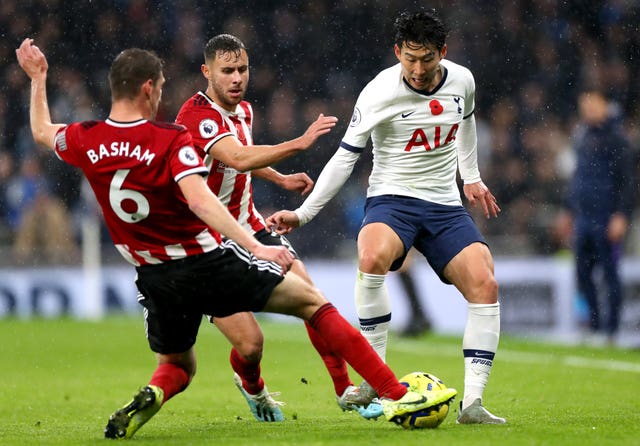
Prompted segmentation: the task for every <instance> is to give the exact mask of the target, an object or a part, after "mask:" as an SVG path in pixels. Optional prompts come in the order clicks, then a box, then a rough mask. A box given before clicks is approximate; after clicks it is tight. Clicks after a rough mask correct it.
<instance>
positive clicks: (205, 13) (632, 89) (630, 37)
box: [0, 0, 640, 265]
mask: <svg viewBox="0 0 640 446" xmlns="http://www.w3.org/2000/svg"><path fill="white" fill-rule="evenodd" d="M418 4H419V5H421V6H429V7H434V8H436V9H437V10H438V11H439V13H440V15H441V16H442V17H443V18H444V19H445V20H446V22H447V23H448V24H449V25H450V27H451V34H450V37H449V39H448V48H449V52H448V55H447V58H448V59H450V60H452V61H454V62H458V63H461V64H463V65H466V66H467V67H468V68H470V69H471V70H472V72H473V73H474V75H475V80H476V86H477V96H476V119H477V124H478V137H479V149H478V152H479V159H480V168H481V173H482V177H483V180H484V182H485V183H486V184H487V185H488V186H489V187H490V188H491V189H492V191H493V193H494V194H495V195H496V196H497V198H498V201H499V204H500V205H501V207H502V213H501V215H500V216H499V218H498V219H492V220H488V221H487V220H485V219H484V218H483V217H482V216H481V215H480V214H479V213H478V212H476V211H475V210H472V212H473V214H474V217H475V218H476V221H477V222H478V223H479V224H480V227H481V230H482V231H483V233H484V234H485V235H486V236H487V239H488V240H489V242H490V244H491V247H492V249H493V251H494V254H495V255H496V256H536V255H554V254H556V253H559V252H562V250H564V249H566V248H567V247H568V242H569V241H568V240H567V239H566V237H565V236H564V235H563V234H561V233H558V231H556V230H555V227H556V226H555V224H554V223H555V220H556V217H557V215H558V213H559V211H560V210H561V208H562V205H563V200H564V198H565V187H566V184H567V181H568V179H569V177H570V175H571V173H572V170H573V166H574V159H575V158H574V155H573V153H572V150H571V137H572V132H573V130H574V128H575V124H576V97H577V92H578V89H579V88H580V86H581V85H582V84H584V83H593V82H596V83H599V84H600V85H602V86H604V87H605V88H606V89H607V90H609V91H610V92H611V93H612V94H613V99H614V106H615V107H616V108H617V112H619V113H620V116H621V118H622V119H623V120H624V128H625V130H626V132H627V134H628V137H629V139H630V141H631V144H632V147H633V150H634V163H635V166H636V173H639V174H640V168H639V166H640V163H639V159H640V156H639V154H640V125H639V123H640V30H639V29H638V23H639V22H640V2H638V1H636V0H627V1H625V0H609V1H602V0H593V1H589V0H583V1H578V0H565V1H561V0H508V1H494V0H468V1H455V0H454V1H451V0H450V1H432V2H419V3H416V4H413V3H412V2H407V1H397V0H384V1H355V0H342V1H339V2H337V1H328V0H314V1H312V2H298V1H294V0H290V1H275V0H261V1H258V0H256V1H253V2H237V1H233V2H232V1H205V0H184V1H179V2H176V1H173V0H159V1H151V0H114V1H106V0H99V1H95V0H93V1H89V0H83V1H74V2H68V1H63V0H2V2H0V34H1V37H2V38H1V39H0V249H1V251H0V258H1V259H2V261H1V262H4V263H6V264H12V265H33V264H47V263H65V264H69V263H71V264H72V263H75V262H78V261H79V258H80V254H79V252H80V249H79V246H80V241H81V231H80V228H81V222H82V221H83V218H84V217H86V216H91V215H93V216H95V215H96V214H97V212H98V211H97V210H96V209H95V205H94V203H93V198H92V197H91V195H90V194H89V193H88V191H87V190H86V185H85V184H84V183H83V181H82V180H81V177H80V175H79V173H78V172H77V171H75V170H74V169H73V168H70V167H67V166H66V165H64V164H63V163H62V162H60V161H58V160H57V158H55V156H54V155H52V154H50V153H47V152H45V151H43V150H42V149H41V148H38V147H36V146H35V144H34V142H33V138H32V137H31V133H30V130H29V114H28V105H29V82H28V79H27V77H26V76H25V75H24V73H23V72H22V71H21V70H20V68H19V66H18V65H17V63H16V61H15V53H14V50H15V48H17V47H18V45H19V44H20V42H21V41H22V39H23V38H25V37H32V38H34V39H35V42H36V44H37V45H38V46H39V47H40V48H41V49H42V50H43V51H44V52H45V54H46V55H47V57H48V60H49V63H50V65H51V70H50V75H49V79H48V91H49V103H50V107H51V112H52V116H53V119H54V122H71V121H78V120H87V119H104V118H105V117H106V116H107V113H108V110H109V104H110V97H109V88H108V83H107V72H108V68H109V65H110V63H111V61H112V60H113V58H114V57H115V55H116V54H117V53H118V52H119V51H120V50H122V49H124V48H127V47H131V46H136V47H142V48H146V49H152V50H155V51H156V52H157V53H158V54H159V55H160V56H161V57H162V58H163V59H164V60H165V63H166V66H165V76H166V78H167V83H166V85H165V88H164V92H163V103H162V106H161V110H160V113H159V116H158V118H159V119H162V120H169V121H173V120H174V118H175V115H176V113H177V111H178V109H179V107H180V105H181V104H182V103H183V102H184V101H185V100H186V99H187V98H188V97H190V96H191V95H192V94H194V93H195V92H196V91H197V90H204V89H205V88H206V80H205V79H204V78H203V77H202V75H201V74H200V64H201V63H202V58H203V56H202V49H203V46H204V44H205V43H206V41H207V40H208V39H209V38H210V37H212V36H214V35H216V34H219V33H223V32H227V33H231V34H234V35H236V36H238V37H240V38H241V39H242V40H243V41H244V43H245V45H246V46H247V48H248V49H249V56H250V68H251V78H250V86H249V91H248V94H247V99H248V100H249V101H251V102H252V104H253V107H254V111H255V126H254V141H255V142H256V143H259V144H275V143H278V142H281V141H284V140H287V139H290V138H293V137H296V136H298V135H300V134H301V133H302V132H304V130H305V129H306V127H307V125H308V124H309V123H311V122H312V121H313V120H314V119H315V117H316V116H317V115H318V113H321V112H322V113H324V114H328V115H335V116H337V117H338V118H339V119H340V122H339V125H338V127H337V128H336V129H334V131H333V132H332V133H331V134H330V135H328V136H325V137H322V138H321V139H320V140H319V142H318V143H317V144H316V146H315V147H314V148H312V149H310V150H309V151H307V152H305V153H304V154H301V155H298V156H296V157H294V158H291V159H289V160H287V161H285V162H282V163H280V164H278V165H277V166H275V167H276V168H277V169H278V170H279V171H281V172H283V173H292V172H301V171H304V172H307V173H308V174H309V175H310V176H311V177H312V178H313V179H316V178H317V176H318V174H319V172H320V170H321V169H322V167H323V166H324V164H325V163H326V161H327V160H328V159H329V158H330V157H331V156H332V155H333V153H334V151H335V150H336V148H337V147H338V144H339V142H340V139H341V137H342V135H343V133H344V130H345V128H346V125H347V124H348V122H349V119H350V117H351V113H352V110H353V106H354V103H355V100H356V97H357V95H358V93H359V92H360V90H361V89H362V87H363V86H364V85H365V84H366V83H367V82H369V81H370V80H371V79H372V78H373V77H374V76H375V75H376V74H377V73H378V72H379V71H380V70H382V69H383V68H386V67H388V66H390V65H392V64H394V63H396V60H395V57H394V55H393V37H392V28H391V25H392V21H393V18H394V17H395V16H396V15H397V13H398V12H399V11H401V10H402V9H405V8H408V9H413V8H414V7H415V6H416V5H418ZM369 164H370V152H369V153H365V155H363V157H362V159H361V160H360V161H359V163H358V164H357V166H356V170H355V171H354V173H353V175H352V177H351V179H350V180H349V182H348V183H347V185H346V186H345V188H344V189H343V190H342V191H341V193H340V194H339V195H338V196H337V197H336V198H335V199H334V200H333V201H332V202H331V203H330V205H328V206H327V207H326V208H325V209H324V210H323V211H322V212H321V213H320V214H319V215H318V217H317V218H316V219H315V220H314V221H312V222H311V223H309V224H308V225H307V226H306V227H304V228H302V229H300V230H298V231H297V232H294V233H293V234H292V235H291V237H290V239H291V240H292V242H293V243H294V246H295V247H296V249H297V250H298V252H299V253H300V255H301V256H302V257H303V258H350V257H355V255H356V252H355V240H354V237H355V234H356V232H357V229H358V227H359V224H360V217H361V215H362V205H363V203H364V194H365V189H366V180H367V175H368V172H369ZM254 181H255V185H254V187H255V199H256V203H257V206H258V208H259V209H260V210H261V211H262V213H263V214H264V215H265V216H267V215H269V214H270V213H271V211H273V210H276V209H280V208H288V209H295V208H296V207H297V206H298V205H299V204H300V203H301V202H302V200H303V198H302V197H300V196H297V195H295V194H292V193H289V192H286V191H283V190H280V189H278V187H276V186H274V185H272V184H267V183H263V182H261V180H259V179H255V180H254ZM639 205H640V194H638V197H637V198H636V208H637V207H638V206H639ZM639 217H640V212H636V213H635V224H633V225H632V229H631V232H630V235H629V237H628V240H627V244H626V252H627V253H628V254H630V255H640V225H639V224H638V218H639ZM102 237H103V238H104V241H105V243H104V245H105V254H104V256H105V259H106V261H108V260H109V259H114V261H119V260H115V259H119V257H118V256H117V254H116V252H115V250H114V249H113V248H112V247H111V244H110V243H107V240H108V235H107V234H106V232H105V231H104V229H103V230H102Z"/></svg>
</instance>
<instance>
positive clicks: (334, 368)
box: [304, 321, 353, 396]
mask: <svg viewBox="0 0 640 446" xmlns="http://www.w3.org/2000/svg"><path fill="white" fill-rule="evenodd" d="M304 326H305V327H306V328H307V333H308V334H309V339H310V340H311V343H312V344H313V346H314V347H315V348H316V350H317V351H318V353H319V354H320V357H321V358H322V361H324V365H325V366H326V367H327V371H328V372H329V375H331V379H332V381H333V387H334V388H335V391H336V395H338V396H340V395H342V393H343V392H344V391H345V389H346V388H347V387H349V386H350V385H352V384H353V383H352V382H351V379H349V371H348V370H347V363H346V361H345V360H344V359H342V358H341V357H340V356H338V355H336V354H335V353H333V352H332V351H331V350H329V347H328V346H327V343H326V342H325V341H324V339H322V336H320V334H319V333H318V332H317V331H315V330H314V329H313V328H312V327H311V325H309V323H308V322H307V321H305V322H304Z"/></svg>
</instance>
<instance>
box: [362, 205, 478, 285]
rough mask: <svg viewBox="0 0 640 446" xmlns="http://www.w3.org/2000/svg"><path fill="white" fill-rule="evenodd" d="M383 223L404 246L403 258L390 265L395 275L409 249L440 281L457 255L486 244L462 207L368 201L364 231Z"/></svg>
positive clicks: (446, 281) (363, 223) (444, 280)
mask: <svg viewBox="0 0 640 446" xmlns="http://www.w3.org/2000/svg"><path fill="white" fill-rule="evenodd" d="M369 223H384V224H386V225H387V226H389V227H391V229H393V230H394V232H395V233H396V234H398V236H399V237H400V239H401V240H402V243H403V244H404V255H403V256H402V257H399V258H397V259H396V260H395V261H394V262H393V264H392V265H391V271H395V270H397V269H398V268H400V266H402V263H403V262H404V259H405V257H406V256H407V253H408V252H409V249H411V247H412V246H414V247H415V248H416V249H417V250H418V251H420V252H421V253H422V254H423V255H424V256H425V258H426V259H427V261H428V262H429V265H431V267H432V268H433V270H434V271H435V272H436V274H437V275H438V277H440V280H442V281H443V282H444V283H450V282H449V281H448V280H446V279H445V277H444V275H443V273H444V268H445V267H446V266H447V265H448V264H449V262H450V261H451V259H453V258H454V257H455V256H456V254H458V253H459V252H460V251H462V250H463V249H464V248H466V247H467V246H469V245H470V244H472V243H474V242H481V243H484V244H486V241H485V239H484V237H482V234H480V231H479V230H478V228H477V226H476V224H475V223H474V221H473V219H472V218H471V216H470V215H469V213H468V212H467V210H466V209H465V208H464V207H463V206H445V205H442V204H436V203H431V202H429V201H425V200H420V199H418V198H412V197H405V196H401V195H380V196H375V197H369V198H367V202H366V204H365V208H364V220H363V221H362V227H364V226H365V225H368V224H369Z"/></svg>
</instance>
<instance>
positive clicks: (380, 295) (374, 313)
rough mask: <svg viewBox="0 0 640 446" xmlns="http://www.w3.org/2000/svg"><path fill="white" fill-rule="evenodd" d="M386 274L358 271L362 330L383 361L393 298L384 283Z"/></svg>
mask: <svg viewBox="0 0 640 446" xmlns="http://www.w3.org/2000/svg"><path fill="white" fill-rule="evenodd" d="M385 278H386V275H380V274H367V273H363V272H362V271H358V276H357V277H356V286H355V303H356V312H357V313H358V319H359V320H360V331H361V332H362V335H363V336H364V337H365V339H366V340H367V341H369V344H371V346H372V347H373V349H374V350H375V351H376V353H378V355H379V356H380V357H381V358H382V360H383V361H386V354H387V334H388V331H389V322H390V321H391V300H390V299H389V294H388V293H387V287H386V286H385V284H384V279H385Z"/></svg>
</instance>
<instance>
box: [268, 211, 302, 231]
mask: <svg viewBox="0 0 640 446" xmlns="http://www.w3.org/2000/svg"><path fill="white" fill-rule="evenodd" d="M266 223H267V228H270V229H271V230H272V231H275V232H277V233H278V234H280V235H283V234H288V233H290V232H291V231H292V230H293V229H294V228H297V227H298V226H300V221H299V220H298V216H297V215H296V213H295V212H293V211H278V212H276V213H275V214H272V215H270V216H269V217H268V218H267V221H266Z"/></svg>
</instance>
